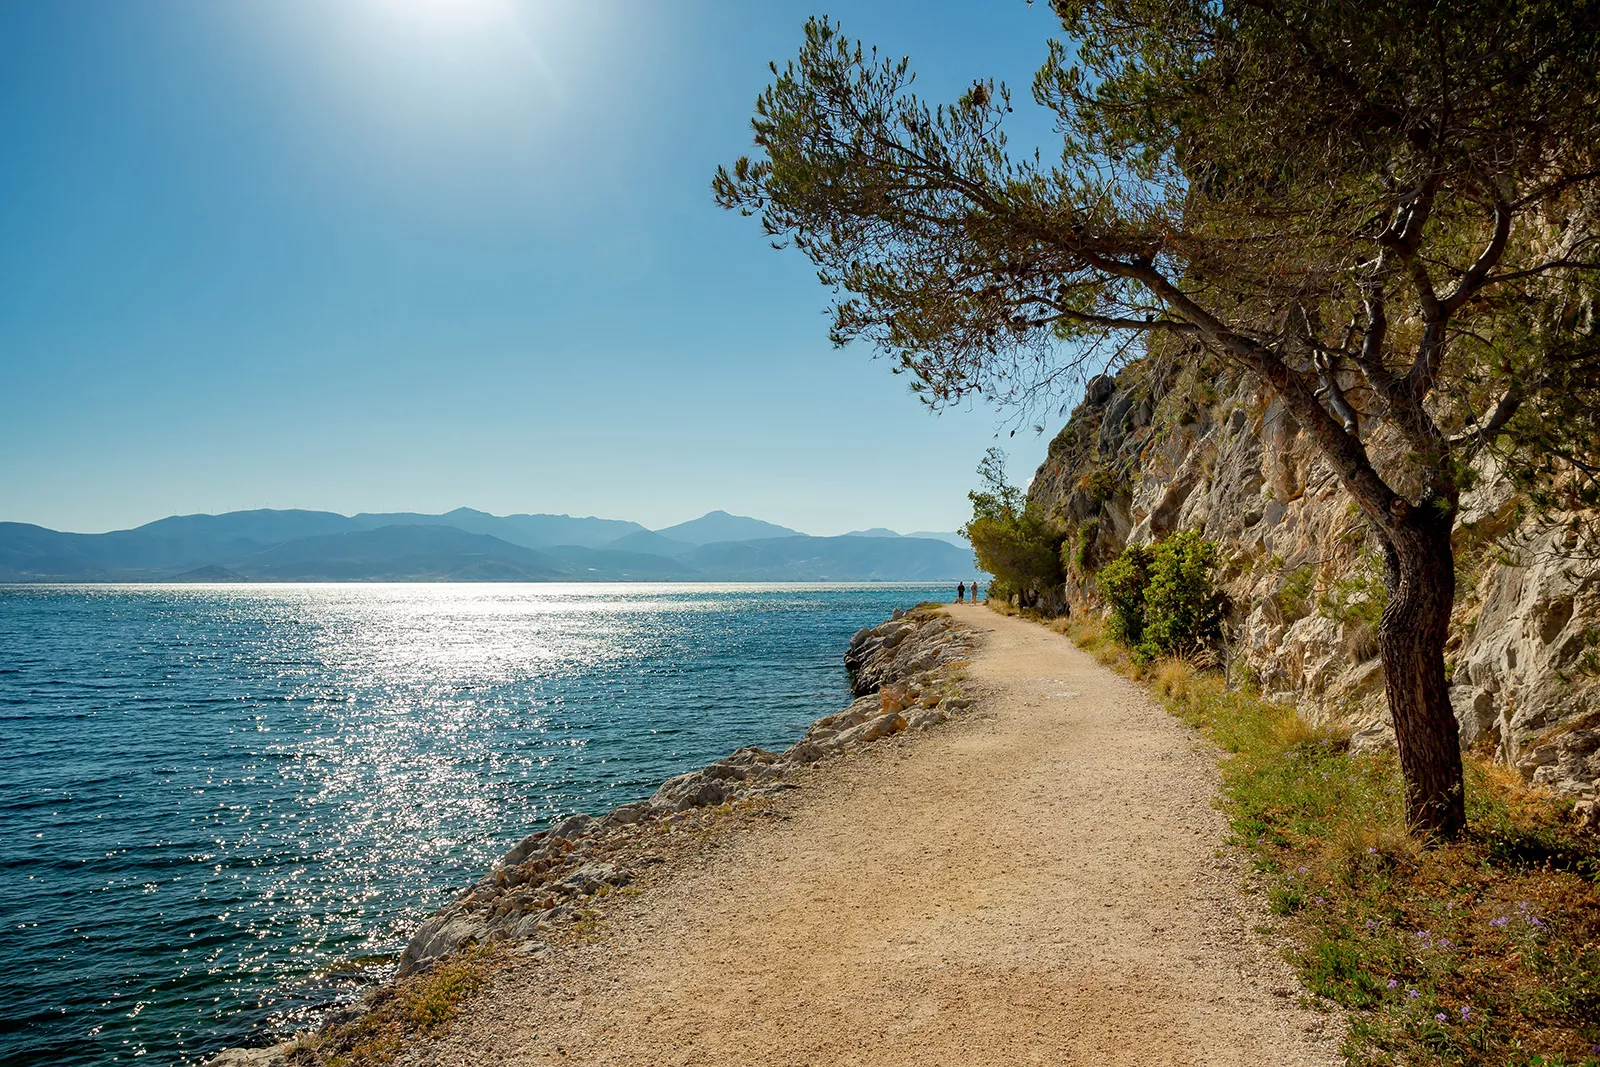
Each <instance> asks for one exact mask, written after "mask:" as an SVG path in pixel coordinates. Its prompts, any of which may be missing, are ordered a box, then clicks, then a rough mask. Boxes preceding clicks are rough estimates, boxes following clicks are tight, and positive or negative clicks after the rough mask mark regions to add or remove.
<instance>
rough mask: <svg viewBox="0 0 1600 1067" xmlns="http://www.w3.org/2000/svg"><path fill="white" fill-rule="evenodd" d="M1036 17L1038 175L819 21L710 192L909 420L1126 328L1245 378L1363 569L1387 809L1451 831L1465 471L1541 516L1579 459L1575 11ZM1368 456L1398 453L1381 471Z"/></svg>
mask: <svg viewBox="0 0 1600 1067" xmlns="http://www.w3.org/2000/svg"><path fill="white" fill-rule="evenodd" d="M1054 8H1055V11H1056V13H1057V14H1058V15H1059V16H1060V18H1061V21H1062V25H1063V28H1064V30H1065V31H1066V37H1067V38H1068V39H1069V42H1051V44H1050V54H1049V59H1048V61H1047V62H1046V63H1045V65H1044V66H1043V68H1042V69H1041V70H1040V71H1039V73H1038V76H1037V77H1036V79H1035V81H1034V86H1033V90H1034V98H1035V100H1036V101H1037V102H1038V103H1040V104H1041V105H1043V106H1045V107H1047V108H1049V109H1051V110H1053V111H1054V112H1055V113H1056V116H1057V119H1058V128H1059V129H1060V130H1061V131H1062V134H1063V143H1062V152H1061V154H1060V156H1059V157H1058V158H1059V160H1060V162H1059V164H1057V165H1054V166H1046V165H1045V164H1044V163H1043V162H1042V161H1041V159H1040V158H1039V157H1035V158H1034V159H1032V160H1021V161H1017V160H1013V159H1011V158H1009V156H1008V155H1007V153H1006V141H1005V137H1004V134H1003V132H1002V130H1001V123H1002V119H1003V117H1004V115H1005V114H1006V113H1007V112H1009V111H1010V110H1011V107H1010V96H1009V93H1008V92H1007V90H1006V88H1005V86H1003V85H995V84H994V83H992V82H988V81H980V82H977V83H975V84H974V85H973V86H972V87H971V89H970V90H968V91H967V92H966V93H965V94H963V95H962V96H961V98H960V99H959V100H957V101H956V102H955V103H953V104H951V105H947V106H942V107H929V106H928V105H927V104H925V103H923V102H922V101H921V100H919V99H918V98H917V97H916V96H915V95H914V94H913V93H912V92H911V91H910V87H911V74H910V68H909V63H908V61H906V60H888V59H884V58H881V57H879V56H878V54H877V53H876V52H875V51H868V50H865V49H863V48H862V47H861V46H859V45H853V44H851V43H850V42H848V41H847V40H845V39H844V38H843V37H841V36H840V34H839V31H838V29H837V28H836V27H835V26H834V25H832V24H831V23H829V22H828V21H826V20H820V21H812V22H811V23H809V24H808V26H807V28H806V37H805V42H804V44H803V46H802V48H801V51H800V53H799V56H798V57H797V59H796V60H794V61H793V62H791V63H790V64H788V65H787V66H785V67H783V68H782V69H780V68H778V67H776V66H774V68H773V73H774V76H775V81H774V83H773V85H772V86H771V87H770V88H769V89H768V90H767V91H766V92H765V93H764V94H763V95H762V96H761V98H760V99H759V100H758V102H757V108H756V117H755V120H754V127H755V139H756V144H757V146H758V149H759V150H760V152H761V153H762V154H761V155H760V156H759V157H758V158H756V159H749V158H746V159H741V160H739V161H738V162H737V163H736V164H734V165H733V166H732V168H731V169H723V170H719V171H718V173H717V176H716V179H715V182H714V191H715V193H716V196H717V198H718V200H719V202H720V203H722V204H723V205H724V206H726V207H729V208H734V209H737V210H740V211H743V212H745V213H747V214H759V215H760V216H761V220H762V222H763V225H764V226H765V228H766V230H767V232H768V233H769V234H770V235H772V236H774V237H777V238H780V239H782V240H785V241H788V242H791V243H793V244H794V245H795V246H796V247H797V248H799V249H800V250H801V251H802V252H804V253H805V254H806V255H808V256H809V257H810V258H811V259H812V260H813V261H814V262H815V263H816V264H817V265H818V267H819V268H820V275H821V278H822V281H823V282H824V284H826V285H829V286H831V287H833V288H834V290H835V291H836V292H838V293H839V294H840V298H839V300H838V301H837V303H836V305H835V318H834V325H833V331H832V332H833V336H834V338H835V339H836V340H837V341H839V342H841V343H842V342H845V341H849V340H852V339H855V338H865V339H867V340H868V341H869V342H871V343H873V344H874V345H875V346H877V348H878V349H879V350H880V351H881V352H882V353H884V354H885V355H887V356H889V357H890V358H891V359H892V360H894V361H895V364H896V370H897V371H904V372H909V373H910V374H912V375H913V377H914V378H915V379H916V380H915V383H914V388H916V389H917V390H918V391H919V392H920V393H921V394H922V396H923V397H924V399H925V400H927V401H928V402H929V403H931V404H933V405H935V406H938V405H943V404H947V403H951V402H954V401H957V400H959V399H961V398H962V397H964V396H966V395H967V394H969V393H972V392H975V391H976V392H979V393H981V394H983V395H985V396H987V397H989V398H991V399H996V400H999V401H1001V402H1013V403H1016V404H1019V405H1023V406H1026V405H1028V404H1030V403H1032V402H1034V401H1037V400H1038V399H1040V398H1041V397H1043V396H1046V395H1050V394H1051V392H1052V390H1054V389H1055V388H1056V387H1057V386H1058V385H1060V384H1061V383H1063V382H1065V381H1068V380H1072V379H1074V378H1075V377H1077V375H1078V374H1079V372H1080V370H1081V369H1082V368H1086V367H1090V366H1094V365H1096V364H1098V363H1100V362H1102V361H1103V360H1104V359H1106V358H1107V357H1108V356H1113V355H1115V354H1119V353H1121V352H1124V351H1127V350H1128V349H1129V347H1130V345H1131V342H1132V341H1133V340H1134V339H1135V338H1137V337H1140V336H1148V335H1151V334H1162V335H1166V336H1168V337H1171V338H1173V339H1174V341H1176V342H1178V343H1177V344H1175V346H1174V348H1175V350H1177V351H1179V352H1180V353H1188V355H1187V357H1185V358H1188V359H1190V360H1192V361H1198V360H1202V359H1223V360H1226V361H1228V362H1230V363H1231V364H1233V365H1234V366H1236V367H1239V368H1242V369H1243V370H1245V371H1246V372H1247V373H1250V374H1252V375H1254V376H1255V377H1256V378H1257V379H1258V380H1259V381H1260V382H1262V383H1264V384H1265V385H1266V386H1267V387H1268V388H1270V389H1271V390H1272V392H1273V393H1274V394H1275V395H1276V396H1277V398H1278V399H1279V400H1280V401H1281V402H1282V404H1283V406H1284V407H1285V408H1286V410H1287V412H1288V414H1289V415H1290V416H1291V417H1292V418H1293V419H1294V421H1295V422H1296V423H1297V424H1298V426H1299V428H1300V429H1301V431H1302V432H1303V433H1305V434H1306V435H1307V437H1308V438H1309V439H1310V440H1311V441H1312V442H1314V443H1315V445H1316V447H1317V449H1318V450H1319V452H1320V454H1321V456H1322V457H1323V459H1324V460H1325V461H1326V462H1327V464H1328V465H1329V467H1330V468H1331V469H1332V470H1333V471H1334V472H1335V474H1336V475H1337V476H1338V477H1339V479H1340V480H1341V482H1342V484H1343V485H1344V487H1345V489H1346V490H1347V491H1348V492H1349V493H1350V494H1351V496H1352V497H1353V498H1354V499H1355V501H1356V502H1357V504H1358V505H1359V507H1360V510H1361V513H1362V515H1363V517H1364V518H1365V520H1366V522H1367V524H1368V527H1369V529H1370V531H1371V534H1372V536H1374V537H1375V538H1376V540H1377V541H1378V543H1379V545H1380V547H1381V550H1382V555H1383V559H1384V581H1385V586H1386V589H1387V591H1388V599H1387V603H1386V604H1385V606H1384V610H1383V617H1382V620H1381V624H1380V627H1379V645H1380V651H1381V655H1382V659H1383V664H1384V679H1385V692H1386V697H1387V701H1388V705H1389V709H1390V712H1391V714H1392V717H1393V720H1394V725H1395V732H1396V736H1397V740H1398V743H1399V754H1400V763H1401V766H1402V768H1403V771H1404V782H1405V790H1404V793H1405V805H1406V814H1407V819H1408V821H1409V824H1410V825H1411V827H1412V828H1413V829H1414V830H1415V831H1417V832H1419V833H1425V834H1436V835H1438V836H1440V837H1450V836H1453V835H1455V834H1456V833H1458V832H1459V831H1460V830H1461V829H1462V828H1463V827H1464V826H1465V820H1466V809H1465V800H1464V793H1463V787H1462V764H1461V759H1460V754H1459V746H1458V734H1457V728H1456V721H1455V718H1454V716H1453V715H1452V712H1451V707H1450V703H1449V701H1448V699H1447V694H1446V685H1447V679H1446V675H1445V666H1444V645H1445V640H1446V633H1447V628H1448V622H1449V618H1450V614H1451V605H1452V598H1453V595H1454V588H1453V587H1454V576H1453V565H1452V557H1451V542H1450V533H1451V529H1452V527H1453V526H1454V525H1455V521H1456V513H1457V509H1458V505H1459V498H1460V494H1461V492H1462V491H1463V488H1464V486H1465V485H1466V484H1467V483H1468V482H1469V480H1470V477H1471V475H1470V474H1469V472H1470V471H1472V470H1473V469H1474V468H1473V466H1472V463H1473V460H1474V458H1475V457H1476V456H1477V455H1478V454H1479V453H1481V452H1482V451H1484V450H1486V449H1516V448H1519V447H1521V448H1531V449H1533V451H1534V452H1535V453H1536V456H1535V462H1532V463H1529V464H1524V465H1523V466H1522V467H1521V470H1522V471H1523V472H1527V473H1529V474H1530V476H1532V477H1534V479H1535V481H1537V482H1538V484H1540V485H1544V486H1547V487H1551V488H1550V492H1551V496H1550V500H1549V501H1548V502H1550V503H1552V504H1556V503H1559V502H1560V501H1561V500H1564V499H1568V498H1572V497H1574V496H1576V497H1577V498H1578V499H1580V500H1581V499H1582V493H1583V492H1584V491H1587V490H1586V487H1591V488H1592V485H1593V482H1594V473H1595V471H1596V470H1597V469H1600V465H1597V464H1595V463H1594V460H1595V457H1596V450H1597V448H1600V446H1597V445H1596V443H1595V441H1594V435H1592V434H1589V435H1588V436H1587V437H1586V436H1585V434H1584V431H1583V428H1584V427H1592V414H1586V413H1589V412H1592V411H1593V410H1594V409H1595V407H1596V406H1600V405H1597V403H1596V401H1597V400H1600V354H1597V353H1600V342H1597V338H1596V333H1595V328H1594V327H1595V323H1594V302H1595V301H1594V293H1595V290H1596V279H1597V276H1600V271H1597V268H1600V263H1597V260H1600V251H1597V244H1600V225H1596V223H1595V220H1594V218H1593V206H1594V203H1595V197H1596V193H1597V190H1600V162H1597V160H1596V158H1595V145H1596V144H1597V143H1600V137H1597V133H1600V0H1578V2H1576V3H1568V2H1562V3H1555V2H1550V0H1543V2H1541V0H1483V2H1472V3H1463V4H1447V5H1440V4H1432V3H1422V2H1419V0H1402V2H1397V3H1392V4H1388V5H1383V6H1381V7H1374V6H1372V5H1369V4H1358V3H1322V2H1316V3H1312V2H1309V0H1299V2H1291V3H1288V4H1273V5H1257V4H1220V5H1219V4H1213V3H1209V2H1205V0H1057V2H1056V3H1055V4H1054ZM1062 342H1067V344H1065V345H1063V344H1062ZM1378 434H1384V435H1387V436H1388V437H1389V438H1391V439H1397V440H1399V441H1400V442H1401V443H1402V447H1401V448H1400V449H1398V450H1397V451H1396V453H1395V454H1396V455H1397V456H1398V457H1399V458H1398V461H1397V462H1395V463H1390V464H1384V465H1381V468H1380V465H1379V464H1378V463H1375V461H1374V458H1373V453H1372V452H1371V451H1370V449H1369V445H1370V444H1371V442H1372V440H1373V438H1374V436H1375V435H1378ZM1501 469H1514V465H1513V467H1506V466H1505V465H1502V467H1501Z"/></svg>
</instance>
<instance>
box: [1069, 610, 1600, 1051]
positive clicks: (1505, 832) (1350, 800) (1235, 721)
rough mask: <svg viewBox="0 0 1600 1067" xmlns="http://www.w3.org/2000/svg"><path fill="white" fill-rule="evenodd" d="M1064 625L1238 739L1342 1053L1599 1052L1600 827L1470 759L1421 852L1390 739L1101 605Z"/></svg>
mask: <svg viewBox="0 0 1600 1067" xmlns="http://www.w3.org/2000/svg"><path fill="white" fill-rule="evenodd" d="M1054 625H1055V626H1056V628H1057V629H1061V630H1064V631H1065V632H1067V633H1068V634H1069V635H1070V636H1071V637H1072V638H1073V639H1074V640H1075V641H1077V642H1078V644H1080V645H1082V646H1083V647H1084V648H1086V649H1088V650H1089V651H1091V652H1093V653H1095V655H1096V656H1097V657H1098V658H1099V659H1100V660H1101V662H1103V663H1106V664H1107V665H1109V666H1113V667H1117V668H1120V669H1121V670H1123V671H1124V672H1125V673H1128V674H1130V675H1132V676H1133V677H1134V678H1135V679H1142V680H1148V681H1149V682H1150V683H1151V687H1152V688H1153V689H1154V690H1155V691H1156V693H1157V695H1159V696H1161V697H1162V698H1163V699H1164V700H1165V701H1166V703H1167V706H1168V708H1169V709H1170V710H1172V711H1173V713H1174V714H1176V715H1178V716H1179V717H1181V718H1183V719H1184V720H1185V721H1187V722H1189V723H1190V724H1192V725H1194V726H1197V727H1199V728H1201V729H1203V730H1204V731H1205V732H1206V733H1207V734H1208V735H1209V736H1210V737H1211V738H1212V739H1213V740H1214V741H1216V742H1217V744H1218V745H1219V746H1220V747H1221V748H1222V749H1223V750H1224V752H1226V753H1227V757H1226V758H1225V759H1224V761H1223V765H1222V770H1223V807H1224V810H1225V811H1226V812H1227V814H1228V817H1229V820H1230V822H1231V825H1232V828H1233V833H1234V843H1235V844H1236V845H1237V846H1239V847H1240V848H1242V849H1243V850H1244V851H1245V853H1246V854H1247V855H1248V856H1249V857H1250V859H1251V860H1252V861H1253V865H1254V868H1255V873H1256V876H1255V878H1254V880H1253V881H1254V883H1255V884H1254V886H1253V889H1254V891H1255V892H1259V893H1263V894H1264V895H1265V898H1266V903H1267V905H1268V907H1269V908H1270V909H1271V910H1272V911H1274V912H1275V913H1277V914H1278V915H1279V916H1281V917H1282V919H1283V921H1284V923H1285V925H1286V928H1287V931H1286V932H1287V933H1289V934H1290V935H1291V937H1292V939H1293V941H1294V945H1293V947H1292V949H1291V950H1290V952H1289V958H1290V960H1291V962H1292V963H1293V964H1294V965H1295V966H1296V968H1297V969H1298V970H1299V972H1300V975H1301V977H1302V979H1303V980H1304V981H1305V983H1306V985H1307V986H1308V987H1309V988H1310V989H1311V990H1312V991H1313V992H1315V993H1316V994H1318V995H1319V996H1322V997H1325V998H1327V999H1328V1000H1331V1001H1333V1002H1334V1003H1336V1004H1338V1005H1340V1006H1341V1007H1343V1008H1345V1009H1347V1011H1348V1012H1349V1016H1348V1018H1349V1032H1348V1035H1347V1037H1346V1039H1345V1043H1344V1052H1345V1055H1346V1056H1347V1057H1348V1062H1350V1063H1352V1064H1359V1065H1378V1064H1393V1063H1406V1064H1413V1065H1418V1067H1423V1065H1426V1067H1436V1065H1437V1067H1443V1065H1447V1064H1452V1065H1453V1064H1496V1065H1499V1064H1505V1065H1510V1067H1535V1065H1539V1067H1556V1065H1562V1064H1564V1065H1570V1067H1578V1065H1591V1067H1592V1065H1596V1064H1600V844H1597V842H1596V839H1595V838H1594V837H1593V836H1592V835H1588V834H1582V833H1579V832H1575V831H1574V829H1573V828H1572V826H1571V824H1570V823H1569V822H1568V821H1567V819H1566V818H1565V814H1566V813H1565V809H1564V806H1563V805H1559V804H1556V803H1554V802H1552V801H1551V800H1550V799H1549V798H1548V797H1545V796H1543V795H1540V794H1539V793H1537V792H1531V791H1529V790H1528V789H1527V788H1526V787H1524V786H1523V785H1522V784H1521V783H1520V782H1518V781H1516V780H1514V778H1513V777H1512V776H1511V775H1510V774H1508V773H1507V772H1506V771H1505V770H1504V769H1502V768H1498V767H1494V766H1491V765H1488V764H1483V763H1479V762H1477V761H1469V762H1468V764H1467V775H1466V811H1467V822H1466V826H1465V827H1464V829H1463V832H1462V834H1461V835H1459V837H1458V839H1457V840H1456V841H1455V842H1453V843H1452V844H1450V845H1449V846H1447V847H1443V848H1436V849H1426V850H1425V849H1420V848H1418V847H1417V845H1416V843H1415V842H1414V841H1413V840H1412V839H1411V838H1410V837H1409V835H1408V834H1407V833H1406V826H1405V822H1404V818H1403V812H1402V809H1401V805H1400V804H1399V803H1398V798H1399V796H1400V789H1399V784H1400V783H1399V777H1400V769H1399V767H1398V766H1397V765H1396V762H1395V760H1394V758H1393V756H1392V755H1389V754H1382V753H1379V754H1352V753H1350V752H1349V751H1348V744H1347V740H1346V738H1344V737H1343V736H1341V735H1339V734H1338V733H1333V732H1328V731H1325V730H1318V729H1315V728H1313V727H1312V726H1310V725H1309V724H1307V723H1306V722H1305V721H1304V720H1303V719H1301V718H1300V717H1299V716H1298V715H1297V714H1296V713H1295V711H1294V709H1293V708H1290V707H1284V706H1283V705H1280V704H1275V703H1271V702H1268V701H1264V700H1261V699H1260V698H1259V697H1258V696H1256V695H1255V694H1254V693H1252V692H1250V691H1248V690H1239V689H1230V688H1228V687H1227V686H1225V685H1224V684H1223V681H1222V679H1221V678H1220V677H1218V676H1217V675H1216V674H1214V673H1209V672H1201V671H1196V670H1195V669H1194V667H1193V665H1192V664H1191V663H1190V662H1189V661H1187V660H1183V659H1163V660H1156V661H1154V662H1140V661H1138V660H1137V659H1135V658H1133V657H1130V656H1129V654H1128V652H1127V650H1126V649H1125V648H1124V647H1123V645H1122V644H1120V643H1119V642H1115V641H1113V640H1112V639H1111V635H1110V634H1109V633H1108V632H1107V631H1106V629H1105V628H1104V627H1103V626H1101V625H1100V624H1098V623H1097V622H1096V621H1094V620H1092V619H1087V618H1085V617H1083V616H1074V617H1072V618H1069V619H1064V620H1060V621H1058V622H1057V623H1055V624H1054Z"/></svg>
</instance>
